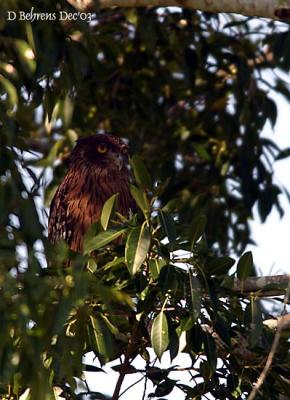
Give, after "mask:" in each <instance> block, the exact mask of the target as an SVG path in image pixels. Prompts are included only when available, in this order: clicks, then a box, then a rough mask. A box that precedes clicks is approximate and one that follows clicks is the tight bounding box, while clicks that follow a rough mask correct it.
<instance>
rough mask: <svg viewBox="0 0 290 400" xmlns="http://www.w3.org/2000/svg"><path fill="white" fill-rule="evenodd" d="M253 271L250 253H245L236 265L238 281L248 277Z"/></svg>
mask: <svg viewBox="0 0 290 400" xmlns="http://www.w3.org/2000/svg"><path fill="white" fill-rule="evenodd" d="M252 270H253V256H252V252H251V251H247V252H246V253H244V254H243V255H242V257H241V258H240V259H239V261H238V265H237V276H238V278H239V279H241V280H244V279H246V278H247V277H248V276H250V274H251V272H252Z"/></svg>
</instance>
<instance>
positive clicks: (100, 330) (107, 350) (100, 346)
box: [90, 314, 113, 362]
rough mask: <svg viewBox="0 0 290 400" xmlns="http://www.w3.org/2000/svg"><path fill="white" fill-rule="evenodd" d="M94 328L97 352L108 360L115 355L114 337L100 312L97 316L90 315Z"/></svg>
mask: <svg viewBox="0 0 290 400" xmlns="http://www.w3.org/2000/svg"><path fill="white" fill-rule="evenodd" d="M90 320H91V326H92V329H93V334H94V339H95V346H96V352H97V353H98V354H99V355H100V356H102V357H103V358H104V361H105V362H107V361H109V360H110V358H111V357H112V355H113V338H112V334H111V332H110V329H109V328H108V327H107V324H106V322H105V321H104V320H103V318H102V316H101V315H100V314H97V315H96V316H95V317H93V316H92V315H90Z"/></svg>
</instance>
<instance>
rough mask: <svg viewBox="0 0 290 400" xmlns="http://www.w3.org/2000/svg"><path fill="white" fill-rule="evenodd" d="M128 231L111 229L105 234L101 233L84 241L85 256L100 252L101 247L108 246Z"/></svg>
mask: <svg viewBox="0 0 290 400" xmlns="http://www.w3.org/2000/svg"><path fill="white" fill-rule="evenodd" d="M126 230H127V229H124V228H122V229H120V230H114V229H110V230H107V231H104V232H101V233H99V234H98V235H96V236H95V237H93V238H89V239H88V240H86V237H85V240H84V254H89V253H90V252H91V251H93V250H98V249H99V248H101V247H104V246H106V245H107V244H108V243H110V242H112V241H113V240H115V239H117V238H118V237H119V236H121V235H123V234H124V233H125V232H126Z"/></svg>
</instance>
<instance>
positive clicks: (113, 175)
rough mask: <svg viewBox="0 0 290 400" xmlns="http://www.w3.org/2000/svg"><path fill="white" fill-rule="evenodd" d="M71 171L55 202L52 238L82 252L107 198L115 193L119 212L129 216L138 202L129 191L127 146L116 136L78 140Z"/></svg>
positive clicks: (101, 135) (95, 136)
mask: <svg viewBox="0 0 290 400" xmlns="http://www.w3.org/2000/svg"><path fill="white" fill-rule="evenodd" d="M68 165H69V167H68V172H67V174H66V176H65V177H64V180H63V181H62V183H61V184H60V185H59V187H58V189H57V191H56V194H55V196H54V198H53V200H52V202H51V206H50V215H49V220H48V238H49V239H50V241H51V242H52V243H55V242H56V241H57V240H59V239H64V240H66V241H67V242H68V244H69V247H70V249H71V250H74V251H76V252H79V253H81V252H82V248H83V237H84V235H85V233H86V231H87V230H88V228H89V227H90V225H91V224H93V223H95V222H97V221H98V220H99V218H100V215H101V212H102V208H103V205H104V203H105V202H106V200H107V199H108V198H109V197H111V196H112V195H113V194H115V193H119V196H118V211H119V212H120V213H121V214H122V215H124V216H126V217H128V216H129V213H130V209H132V208H134V201H133V199H132V197H131V194H130V190H129V172H128V149H127V145H126V144H125V143H124V142H123V141H122V140H121V139H120V138H118V137H116V136H113V135H105V134H97V135H94V136H89V137H85V138H81V139H79V140H77V144H76V146H75V148H74V149H73V151H72V153H71V155H70V157H69V160H68Z"/></svg>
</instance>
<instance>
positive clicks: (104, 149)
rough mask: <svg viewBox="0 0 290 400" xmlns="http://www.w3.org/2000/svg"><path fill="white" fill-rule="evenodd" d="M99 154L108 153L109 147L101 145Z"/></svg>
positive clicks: (98, 148)
mask: <svg viewBox="0 0 290 400" xmlns="http://www.w3.org/2000/svg"><path fill="white" fill-rule="evenodd" d="M97 151H98V153H101V154H105V153H106V152H107V151H108V146H106V145H105V144H99V145H98V147H97Z"/></svg>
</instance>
